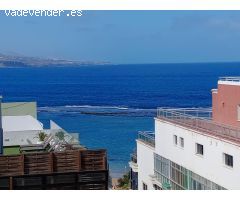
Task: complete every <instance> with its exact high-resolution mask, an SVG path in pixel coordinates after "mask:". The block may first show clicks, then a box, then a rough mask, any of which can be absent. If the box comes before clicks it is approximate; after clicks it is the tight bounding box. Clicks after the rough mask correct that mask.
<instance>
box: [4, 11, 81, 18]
mask: <svg viewBox="0 0 240 200" xmlns="http://www.w3.org/2000/svg"><path fill="white" fill-rule="evenodd" d="M63 13H64V10H5V14H6V16H9V17H28V16H35V17H59V16H61V15H63ZM68 13H69V14H67V16H72V17H75V16H82V11H81V10H72V11H68Z"/></svg>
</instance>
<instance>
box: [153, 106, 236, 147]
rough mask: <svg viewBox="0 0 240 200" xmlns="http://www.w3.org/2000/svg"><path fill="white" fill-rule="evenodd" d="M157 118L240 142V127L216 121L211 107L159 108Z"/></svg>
mask: <svg viewBox="0 0 240 200" xmlns="http://www.w3.org/2000/svg"><path fill="white" fill-rule="evenodd" d="M157 118H158V119H161V120H163V121H167V122H171V123H174V124H178V125H180V126H183V127H186V128H189V129H192V130H196V131H198V132H201V133H204V134H208V135H210V136H213V137H218V138H220V139H224V140H228V141H231V142H234V143H237V144H240V128H238V127H234V126H228V125H225V124H221V123H217V122H214V121H213V120H212V110H211V108H177V109H175V108H158V109H157Z"/></svg>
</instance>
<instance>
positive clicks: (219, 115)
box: [212, 83, 240, 127]
mask: <svg viewBox="0 0 240 200" xmlns="http://www.w3.org/2000/svg"><path fill="white" fill-rule="evenodd" d="M238 105H239V106H240V84H239V83H237V84H235V85H234V84H228V83H226V84H222V83H221V84H218V89H217V90H212V110H213V113H212V114H213V120H214V121H216V122H220V123H223V124H227V125H232V126H239V127H240V121H239V120H238Z"/></svg>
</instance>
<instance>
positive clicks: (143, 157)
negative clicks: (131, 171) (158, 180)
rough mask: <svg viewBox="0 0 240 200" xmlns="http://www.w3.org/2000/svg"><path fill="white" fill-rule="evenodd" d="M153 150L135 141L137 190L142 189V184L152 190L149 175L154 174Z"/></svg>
mask: <svg viewBox="0 0 240 200" xmlns="http://www.w3.org/2000/svg"><path fill="white" fill-rule="evenodd" d="M153 152H154V148H153V147H151V146H149V145H146V144H144V143H143V142H141V141H139V140H137V155H138V156H137V159H138V160H137V163H138V189H139V190H142V189H143V182H144V183H145V184H147V186H148V190H153V189H154V188H153V183H152V181H151V178H150V176H149V175H153V174H154V156H153Z"/></svg>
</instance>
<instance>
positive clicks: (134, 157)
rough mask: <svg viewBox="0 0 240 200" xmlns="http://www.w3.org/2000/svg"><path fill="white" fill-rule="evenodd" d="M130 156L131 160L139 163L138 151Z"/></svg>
mask: <svg viewBox="0 0 240 200" xmlns="http://www.w3.org/2000/svg"><path fill="white" fill-rule="evenodd" d="M130 157H131V162H133V163H137V153H136V152H135V153H132V154H131V156H130Z"/></svg>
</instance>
